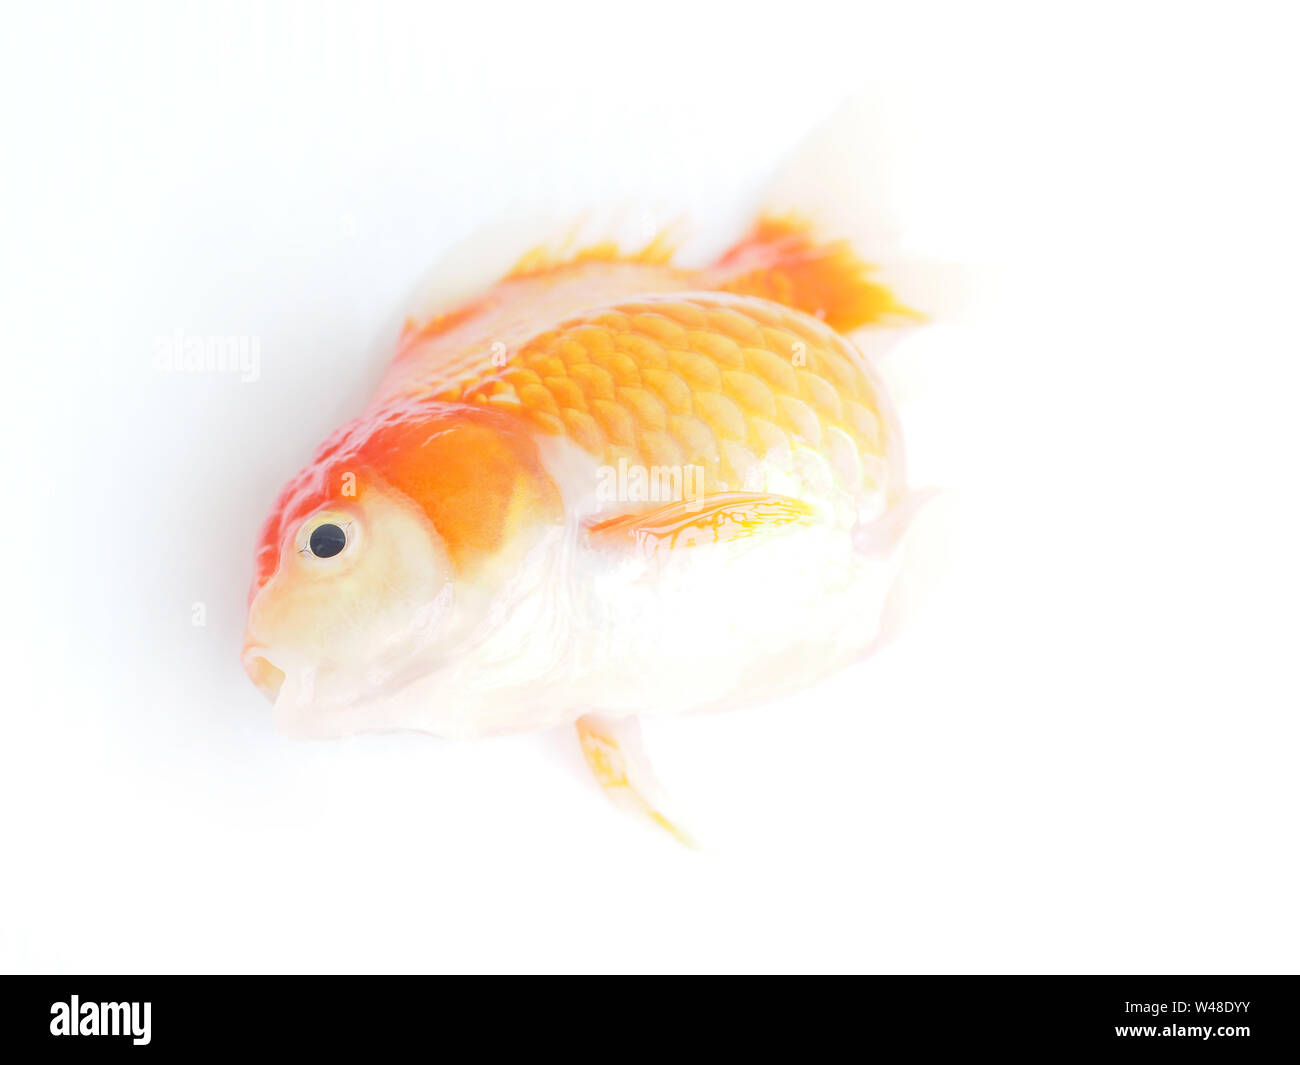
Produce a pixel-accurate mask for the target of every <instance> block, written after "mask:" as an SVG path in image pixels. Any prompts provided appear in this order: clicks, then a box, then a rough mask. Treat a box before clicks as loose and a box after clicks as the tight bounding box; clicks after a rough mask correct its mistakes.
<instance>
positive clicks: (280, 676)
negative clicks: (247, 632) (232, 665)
mask: <svg viewBox="0 0 1300 1065" xmlns="http://www.w3.org/2000/svg"><path fill="white" fill-rule="evenodd" d="M267 655H268V648H266V647H263V646H262V645H261V644H245V645H244V650H243V652H242V653H241V654H240V656H239V658H240V662H241V663H242V664H243V666H244V672H245V673H247V674H248V677H249V679H250V680H251V681H252V682H253V685H254V686H255V687H256V688H257V690H258V691H260V692H261V693H262V694H263V695H265V696H266V697H267V698H268V699H269V700H270V701H271V704H272V705H275V703H276V701H277V700H278V699H279V697H280V692H281V691H282V690H283V688H284V681H285V672H284V670H283V669H280V668H279V667H278V666H277V665H275V663H274V662H272V661H271V659H270V658H269V657H267Z"/></svg>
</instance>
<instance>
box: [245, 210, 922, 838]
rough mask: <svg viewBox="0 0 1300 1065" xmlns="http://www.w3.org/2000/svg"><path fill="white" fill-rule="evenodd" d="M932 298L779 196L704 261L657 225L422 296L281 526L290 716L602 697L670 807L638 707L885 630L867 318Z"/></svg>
mask: <svg viewBox="0 0 1300 1065" xmlns="http://www.w3.org/2000/svg"><path fill="white" fill-rule="evenodd" d="M910 313H911V312H909V311H907V309H906V308H904V307H902V306H901V305H900V304H898V303H897V302H896V301H895V300H894V299H893V297H892V296H891V295H890V293H889V292H888V291H887V290H886V289H885V288H884V287H882V286H881V285H879V284H877V283H876V282H875V281H873V280H872V278H871V270H870V268H869V267H868V266H867V265H866V264H865V263H863V262H862V261H861V260H859V259H858V258H856V256H855V255H854V253H853V252H852V250H851V249H850V248H849V247H848V246H847V245H845V244H842V243H830V244H823V243H819V242H818V241H817V240H816V239H815V238H814V237H813V236H812V234H811V233H810V232H809V230H808V229H807V227H805V226H803V225H802V224H800V223H798V222H795V221H791V220H788V219H787V220H781V219H764V220H762V221H760V222H759V223H758V224H757V225H756V226H755V228H754V229H753V230H752V231H751V233H750V234H749V235H748V236H747V237H746V238H745V239H744V240H742V241H741V242H739V243H738V244H737V245H736V246H735V247H733V248H732V249H731V250H730V251H729V252H727V253H726V254H725V255H723V256H722V257H721V258H720V259H719V260H717V261H716V262H715V263H713V264H711V265H710V266H708V267H705V268H700V269H687V268H683V267H680V266H675V265H673V264H672V262H671V260H670V254H669V252H668V250H667V249H666V248H665V247H664V245H663V243H662V242H660V241H655V242H652V243H651V244H650V245H649V246H648V247H647V248H646V249H643V250H642V251H641V252H638V253H635V254H630V255H624V254H621V253H619V252H618V251H617V249H615V248H612V247H610V246H596V247H594V248H589V249H586V250H585V251H583V252H580V253H578V254H577V255H574V256H571V257H568V258H565V259H561V260H559V261H556V260H555V259H553V258H552V257H549V256H548V255H546V254H545V253H543V252H536V253H533V254H531V255H529V256H526V257H525V258H524V259H523V260H521V262H520V264H519V266H518V267H517V268H516V269H515V270H514V271H512V272H511V274H510V275H508V276H507V277H505V278H503V279H502V280H501V281H500V282H498V283H497V284H495V285H493V286H491V287H490V288H488V289H487V290H486V291H484V292H482V293H480V294H478V295H476V296H473V297H471V298H470V299H468V300H466V301H465V302H464V303H462V304H461V305H459V306H457V307H454V308H451V309H450V310H448V311H446V312H444V313H442V314H439V315H436V316H433V317H432V318H430V319H429V320H427V321H423V322H420V321H411V322H409V323H408V324H407V327H406V329H405V330H404V332H403V335H402V337H401V339H400V341H399V344H398V350H397V353H396V356H395V358H394V360H393V362H392V364H391V366H390V368H389V371H388V373H387V374H386V376H385V378H384V379H383V382H382V383H381V385H380V387H379V389H378V390H377V392H376V394H375V396H374V397H373V398H372V400H371V401H370V403H369V405H368V406H367V408H366V409H365V410H364V411H363V413H362V414H361V415H360V416H359V417H358V418H357V419H355V420H354V421H353V422H351V423H349V424H348V425H345V426H344V427H342V428H341V429H340V430H338V431H337V432H336V433H335V434H333V435H332V436H331V437H330V438H329V440H327V441H326V442H325V444H323V445H322V446H321V448H320V449H319V450H318V452H317V453H316V455H315V457H314V458H313V460H312V461H311V463H309V465H308V466H307V467H306V468H305V469H304V470H303V471H302V472H301V473H299V475H298V476H297V477H296V478H294V480H293V481H291V482H290V483H289V484H288V485H287V486H286V488H285V489H284V491H283V492H282V493H281V495H280V498H279V500H278V501H277V503H276V505H275V508H274V510H273V512H272V515H271V517H270V518H269V519H268V521H267V523H266V526H265V528H264V530H263V533H262V536H261V540H260V544H259V548H258V555H257V575H256V577H255V579H254V583H253V588H252V592H251V595H250V607H249V621H248V632H247V638H246V644H245V649H244V663H245V666H246V668H247V669H248V671H249V673H250V675H251V676H252V677H253V679H254V681H255V682H256V683H257V684H258V685H259V687H261V688H262V689H263V690H264V691H265V692H266V693H267V694H268V695H269V696H270V697H271V698H272V699H273V701H274V703H275V711H274V713H275V718H276V721H277V724H278V726H279V727H281V728H282V729H283V730H285V731H287V732H290V733H292V734H297V735H306V736H335V735H342V734H347V733H352V732H359V731H370V730H388V729H416V730H420V731H425V732H430V733H433V734H436V735H439V736H444V737H457V738H467V737H478V736H486V735H493V734H501V733H506V732H514V731H522V730H530V729H541V728H547V727H551V726H555V725H560V724H564V723H568V722H578V724H579V733H580V736H581V737H582V739H583V747H584V751H585V752H586V754H587V757H588V760H589V762H591V764H592V766H593V769H595V770H596V772H597V776H598V777H600V778H601V779H602V782H603V783H605V784H606V786H607V787H610V788H611V790H612V791H617V790H618V789H620V788H622V789H625V790H626V791H627V793H628V794H631V795H633V796H634V797H636V799H637V804H638V805H640V806H641V807H642V808H643V809H644V810H645V811H646V812H647V813H651V814H652V816H656V817H658V816H659V815H658V814H657V808H656V807H654V806H652V804H650V803H649V802H648V801H643V800H644V793H645V792H648V791H649V790H651V784H650V782H649V777H648V770H644V769H642V770H640V771H637V770H636V766H637V765H638V764H639V762H640V759H639V756H637V755H636V754H635V752H634V751H633V750H632V748H633V747H634V744H635V737H634V735H633V734H631V733H629V732H628V728H629V727H630V726H629V725H627V724H626V722H629V721H631V720H632V719H635V718H637V717H640V716H643V715H650V714H662V713H689V712H698V711H706V710H716V709H726V708H731V707H735V706H741V705H745V704H747V703H751V702H755V701H759V700H762V699H766V698H771V697H772V696H774V695H777V694H780V693H783V692H786V691H790V690H793V689H796V688H799V687H802V686H804V685H806V684H808V683H811V682H812V681H814V680H816V679H817V678H819V677H821V676H823V675H825V674H826V673H828V672H830V671H832V670H834V669H836V668H838V667H840V666H843V665H844V664H846V663H848V662H850V661H852V660H854V659H855V658H858V657H860V656H861V655H862V654H863V653H864V652H865V651H866V650H867V649H868V648H869V647H870V646H871V645H872V644H873V641H875V640H876V639H877V637H878V635H879V630H880V619H881V612H882V608H883V604H884V601H885V597H886V595H887V593H888V590H889V587H890V584H891V582H892V579H893V575H894V571H895V567H896V558H895V552H894V551H893V550H892V547H893V544H894V541H895V539H896V537H895V536H893V535H892V534H889V535H886V533H885V532H883V531H882V530H889V529H890V528H892V524H891V521H890V515H891V513H894V512H896V511H897V509H898V506H899V501H900V500H901V499H902V497H903V495H904V492H905V484H904V462H903V452H902V441H901V435H900V432H899V427H898V423H897V418H896V416H895V413H894V411H893V408H892V406H891V405H890V402H889V399H888V396H887V395H886V392H885V389H884V387H883V384H882V382H881V380H880V378H879V376H878V375H877V374H876V373H875V371H874V370H873V368H872V367H871V365H870V364H869V362H868V361H867V359H866V358H865V357H864V356H863V355H862V354H861V353H860V352H859V351H858V350H857V348H856V347H855V346H854V344H853V343H852V341H851V340H850V339H849V337H848V335H847V334H849V333H851V332H852V331H853V330H855V329H859V328H862V327H866V326H870V325H872V324H877V323H890V322H895V321H898V320H901V319H904V318H906V317H908V316H909V315H910ZM620 722H623V723H624V724H620ZM624 748H626V750H625V749H624ZM665 824H667V822H665ZM669 827H671V826H669Z"/></svg>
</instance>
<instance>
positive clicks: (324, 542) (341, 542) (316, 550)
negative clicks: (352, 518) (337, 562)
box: [307, 521, 348, 558]
mask: <svg viewBox="0 0 1300 1065" xmlns="http://www.w3.org/2000/svg"><path fill="white" fill-rule="evenodd" d="M347 544H348V535H347V533H345V532H344V531H343V528H342V526H339V525H335V524H334V523H333V522H332V521H327V522H324V523H322V524H320V525H317V526H316V528H314V529H313V530H312V531H311V537H310V538H309V539H308V541H307V546H308V547H309V548H310V549H311V553H312V554H313V555H315V556H316V557H317V558H333V557H334V556H335V555H337V554H338V553H339V552H340V551H342V550H343V549H344V548H345V547H347Z"/></svg>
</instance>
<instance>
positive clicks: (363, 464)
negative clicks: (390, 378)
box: [242, 403, 551, 738]
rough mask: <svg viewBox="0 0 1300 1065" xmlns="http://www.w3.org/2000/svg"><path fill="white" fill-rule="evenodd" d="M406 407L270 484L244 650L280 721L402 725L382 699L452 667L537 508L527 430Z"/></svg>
mask: <svg viewBox="0 0 1300 1065" xmlns="http://www.w3.org/2000/svg"><path fill="white" fill-rule="evenodd" d="M487 413H488V415H489V416H488V417H484V414H483V412H478V411H466V410H465V409H463V408H459V407H458V406H455V405H445V404H440V405H433V406H430V405H428V404H419V403H408V404H404V405H402V406H400V407H399V408H397V409H395V410H386V411H382V412H380V413H378V414H375V415H371V416H369V417H367V418H364V419H359V420H358V421H356V422H354V423H351V424H350V425H348V426H345V427H344V428H343V429H341V430H340V431H339V432H338V433H336V434H334V436H332V437H331V438H330V439H329V440H327V441H326V443H325V444H324V445H322V447H321V448H320V450H319V451H318V453H317V455H316V457H315V459H314V460H313V461H312V462H311V463H310V464H309V465H308V466H307V467H306V468H305V469H304V470H302V471H301V472H300V473H299V474H298V475H297V476H296V477H295V478H294V479H293V480H292V481H290V482H289V484H288V485H286V487H285V488H284V489H283V491H282V492H281V494H280V496H279V499H278V500H277V502H276V505H275V507H274V508H273V510H272V513H271V515H270V517H269V518H268V519H267V521H266V523H265V525H264V527H263V530H262V534H261V538H260V542H259V545H258V550H257V562H256V566H257V569H256V575H255V577H254V579H253V585H252V589H251V592H250V596H249V609H248V623H247V628H246V632H245V639H244V647H243V653H242V661H243V665H244V668H245V670H246V671H247V673H248V675H249V677H250V678H251V679H252V681H253V683H254V684H255V685H256V686H257V687H258V688H259V689H260V690H261V691H262V692H263V694H265V695H266V696H267V697H268V698H269V699H270V700H271V702H272V703H273V705H274V711H273V715H274V721H275V725H276V727H277V729H279V730H280V731H281V732H283V733H285V734H287V735H291V736H296V737H313V738H326V737H333V736H341V735H347V734H350V733H355V732H366V731H376V730H387V729H393V728H406V727H415V726H412V723H411V719H410V707H409V703H407V702H404V701H403V700H400V699H395V698H394V695H395V694H396V693H399V692H400V691H401V690H402V689H404V688H407V687H408V686H411V685H413V684H414V682H416V681H418V680H420V679H421V678H423V677H425V676H426V675H428V674H429V673H430V672H431V671H435V670H438V669H447V668H449V667H450V666H452V665H454V663H455V662H456V660H457V656H458V653H459V651H460V650H461V648H463V646H464V645H465V643H466V641H468V640H470V639H472V637H473V634H474V633H475V631H476V629H477V628H478V627H480V626H481V625H482V623H483V618H484V615H485V613H486V612H487V611H488V610H489V608H490V603H491V600H492V589H493V588H494V587H495V586H497V585H498V584H499V582H500V580H501V575H502V574H503V573H505V572H507V571H508V569H509V566H510V564H511V559H512V557H513V555H514V553H515V552H514V550H513V549H514V548H515V547H516V546H517V543H518V541H519V539H520V537H519V535H518V534H519V532H520V529H521V528H522V527H525V526H526V527H528V528H535V527H536V525H537V522H538V520H539V519H544V518H545V516H547V515H549V514H550V508H549V506H548V505H547V504H549V503H550V502H551V501H550V500H549V499H548V498H547V496H546V494H545V492H544V488H545V483H544V482H543V481H540V480H538V479H537V474H538V473H539V472H540V471H539V470H536V469H534V468H532V467H531V466H530V465H529V462H528V461H527V460H528V459H529V458H530V455H529V453H528V450H527V447H526V443H527V442H526V441H521V440H516V439H512V438H510V437H509V436H508V435H506V434H503V432H502V431H501V429H500V427H499V426H498V425H496V424H494V423H493V420H492V418H491V416H490V412H487Z"/></svg>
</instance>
